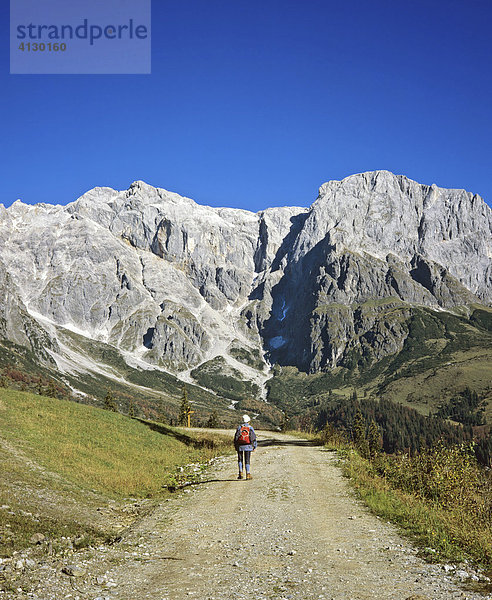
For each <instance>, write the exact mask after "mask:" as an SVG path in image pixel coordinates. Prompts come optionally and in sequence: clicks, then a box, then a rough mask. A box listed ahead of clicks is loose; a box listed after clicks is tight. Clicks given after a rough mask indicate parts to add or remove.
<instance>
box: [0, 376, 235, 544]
mask: <svg viewBox="0 0 492 600" xmlns="http://www.w3.org/2000/svg"><path fill="white" fill-rule="evenodd" d="M230 449H231V442H230V439H229V438H227V437H221V436H220V435H216V434H214V436H213V439H211V438H210V434H208V433H205V432H187V431H186V430H183V429H177V428H171V427H168V426H165V425H161V424H159V423H154V422H145V421H139V420H136V419H130V418H129V417H126V416H124V415H121V414H119V413H114V412H111V411H107V410H102V409H99V408H95V407H92V406H88V405H84V404H77V403H76V402H71V401H67V400H60V399H56V398H48V397H44V396H39V395H36V394H31V393H28V392H22V391H17V390H9V389H5V388H0V469H1V471H2V477H1V478H0V556H1V555H8V554H10V553H11V552H12V551H13V550H14V549H16V548H18V547H22V546H23V545H25V544H26V543H27V542H28V539H29V536H30V535H32V534H33V533H36V532H41V533H44V534H48V535H49V536H53V537H55V538H56V537H58V538H60V536H64V537H66V536H74V537H78V538H87V539H91V540H92V539H100V540H104V539H107V538H108V537H111V535H114V530H113V527H112V524H111V523H109V521H108V522H105V520H104V519H102V518H100V517H101V515H102V514H104V513H108V514H111V515H112V516H115V517H118V518H119V520H120V521H121V523H124V524H127V525H128V524H129V518H128V514H126V512H125V511H126V510H127V509H126V508H125V505H126V506H127V505H128V504H129V503H130V504H132V503H133V504H135V503H137V505H138V504H139V502H140V503H143V504H145V503H146V502H152V501H153V500H152V499H153V498H162V497H163V496H165V495H166V494H169V493H170V492H169V490H170V489H173V488H174V489H175V488H177V487H179V486H180V485H181V484H183V483H185V482H186V481H189V480H190V479H191V478H193V477H196V475H197V472H200V471H202V470H203V468H204V465H205V464H206V463H207V462H208V461H209V460H210V459H211V458H213V457H214V456H217V455H219V454H224V453H226V452H227V451H229V450H230ZM120 509H121V510H120ZM132 510H133V509H132ZM118 511H120V512H118ZM121 511H122V512H121ZM116 521H118V519H116Z"/></svg>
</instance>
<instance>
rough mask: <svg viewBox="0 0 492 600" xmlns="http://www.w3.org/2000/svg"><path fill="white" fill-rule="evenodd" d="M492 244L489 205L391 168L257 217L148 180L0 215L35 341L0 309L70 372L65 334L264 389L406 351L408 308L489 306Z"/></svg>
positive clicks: (4, 266) (2, 274)
mask: <svg viewBox="0 0 492 600" xmlns="http://www.w3.org/2000/svg"><path fill="white" fill-rule="evenodd" d="M491 231H492V211H491V210H490V208H489V207H488V206H487V205H486V203H485V202H484V201H483V200H482V199H481V198H480V197H479V196H477V195H474V194H471V193H469V192H466V191H464V190H446V189H443V188H438V187H437V186H435V185H431V186H426V185H422V184H419V183H417V182H415V181H412V180H410V179H408V178H406V177H405V176H402V175H393V174H392V173H390V172H389V171H373V172H367V173H361V174H357V175H352V176H349V177H347V178H345V179H344V180H342V181H338V182H337V181H329V182H326V183H324V184H322V185H321V186H320V188H319V193H318V197H317V199H316V200H315V201H314V202H313V203H312V204H311V206H309V207H273V208H269V209H265V210H262V211H258V212H257V213H253V212H250V211H247V210H243V209H235V208H214V207H207V206H202V205H200V204H197V203H196V202H195V201H194V200H192V199H190V198H186V197H182V196H179V194H176V193H174V192H168V191H167V190H164V189H161V188H154V187H153V186H150V185H148V184H146V183H144V182H142V181H136V182H134V183H132V184H131V185H130V187H129V188H128V190H123V191H116V190H113V189H111V188H104V187H98V188H94V189H92V190H89V191H88V192H87V193H86V194H84V195H82V196H81V197H80V198H78V199H77V200H75V201H74V202H72V203H70V204H68V205H66V206H60V205H58V206H52V205H47V204H40V205H32V206H31V205H25V204H23V203H22V202H16V203H14V204H13V205H12V206H11V207H9V208H8V209H6V208H5V207H3V206H0V247H1V249H2V251H1V255H0V280H1V281H0V287H1V285H2V284H3V286H4V289H9V295H8V296H7V295H6V294H5V295H4V305H5V310H4V312H8V313H9V314H14V312H15V311H17V312H16V314H20V313H19V310H21V313H22V314H23V315H24V314H25V313H26V312H27V313H28V314H29V317H27V316H26V317H25V318H24V317H23V318H22V319H21V321H22V320H23V319H24V320H29V319H31V320H32V324H31V326H30V331H32V332H33V333H32V335H31V336H27V338H28V339H26V336H19V335H18V331H17V333H16V334H15V335H14V333H13V332H12V327H10V328H9V327H7V323H8V319H7V318H6V317H5V315H3V316H2V312H1V310H0V322H1V323H4V326H3V328H2V327H0V332H1V333H2V335H3V336H4V337H6V338H7V339H11V341H14V342H16V343H21V344H23V345H29V344H31V346H32V345H33V343H32V342H33V340H34V341H35V344H34V346H35V347H43V348H46V347H48V348H49V352H48V353H47V354H48V355H49V356H51V357H52V359H53V360H55V361H56V362H57V364H58V368H59V369H60V370H61V371H62V372H63V369H64V368H66V359H67V357H66V356H65V357H64V356H63V351H62V350H61V349H60V343H59V340H58V339H57V334H56V332H55V329H56V327H62V328H63V327H65V328H68V329H70V328H71V329H72V330H74V331H76V332H78V333H82V334H83V335H85V336H87V337H88V338H90V339H94V340H98V341H100V342H103V343H106V344H109V345H110V346H112V347H115V348H117V349H119V351H120V352H121V353H122V355H126V356H127V357H129V356H131V357H133V359H134V360H136V361H139V362H140V363H141V364H146V365H148V367H149V368H159V369H164V370H166V371H168V372H171V373H175V374H178V375H179V373H182V374H183V377H184V378H189V377H190V373H191V372H192V370H193V369H196V367H198V366H199V365H203V364H206V363H207V361H213V360H214V359H215V358H216V357H220V356H222V357H224V359H225V366H224V369H225V373H226V374H227V373H229V374H231V373H232V372H233V371H234V372H239V373H241V376H243V377H244V378H245V379H250V378H251V373H252V369H255V370H256V372H257V373H258V375H257V377H256V378H255V379H256V380H257V382H259V383H260V384H261V385H263V384H264V382H265V381H266V379H268V377H270V376H271V374H270V375H269V374H268V373H269V369H270V366H271V365H272V364H275V363H279V364H283V365H292V366H295V367H297V368H299V369H301V370H304V371H307V372H312V373H315V372H318V371H325V370H329V369H333V368H336V367H339V366H344V365H347V364H349V363H350V364H352V363H353V357H354V356H355V355H357V356H359V359H358V360H359V362H360V365H361V366H362V365H363V364H365V365H367V364H374V363H375V362H377V361H379V360H381V359H382V358H384V357H385V356H388V355H391V354H394V353H397V352H399V351H401V349H402V347H403V344H404V342H405V339H406V337H407V335H408V319H409V318H410V315H411V311H412V306H425V307H428V308H431V309H433V310H447V311H461V313H463V312H464V313H466V312H467V310H468V312H469V309H467V308H466V307H467V306H471V305H474V304H482V305H485V306H488V305H490V303H491V300H492V261H491V256H492V248H491V243H490V240H491V237H492V236H491V235H490V234H491ZM9 282H11V283H9ZM15 306H17V307H20V308H15ZM14 308H15V310H14ZM11 309H12V310H11ZM22 311H23V312H22ZM39 315H42V317H43V318H44V319H45V320H48V321H50V322H51V323H53V327H51V328H48V329H50V331H47V328H46V321H45V322H44V325H43V322H42V319H39ZM37 317H38V318H37ZM1 323H0V324H1ZM34 324H35V325H34ZM37 327H39V331H37V330H36V328H37ZM17 329H18V328H17ZM43 332H44V333H43ZM50 332H51V333H50ZM43 337H44V338H45V339H44V341H43ZM31 338H32V339H31ZM38 338H39V339H38ZM48 342H49V343H48ZM45 354H46V353H45ZM238 357H239V358H238ZM254 357H256V358H254ZM251 365H255V366H254V367H251ZM246 367H247V368H246ZM214 368H215V367H214ZM231 377H232V375H231ZM261 385H260V387H261Z"/></svg>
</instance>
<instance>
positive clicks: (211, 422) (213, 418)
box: [207, 410, 219, 429]
mask: <svg viewBox="0 0 492 600" xmlns="http://www.w3.org/2000/svg"><path fill="white" fill-rule="evenodd" d="M218 426H219V417H218V416H217V411H216V410H214V411H213V412H212V414H211V415H210V417H209V418H208V421H207V427H210V428H211V429H216V428H217V427H218Z"/></svg>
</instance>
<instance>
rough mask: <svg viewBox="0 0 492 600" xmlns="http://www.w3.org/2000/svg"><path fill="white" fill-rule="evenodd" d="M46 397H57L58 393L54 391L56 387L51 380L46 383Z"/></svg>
mask: <svg viewBox="0 0 492 600" xmlns="http://www.w3.org/2000/svg"><path fill="white" fill-rule="evenodd" d="M46 395H47V396H49V397H50V398H56V397H57V396H58V393H57V391H56V386H55V384H54V382H53V380H51V379H50V380H49V382H48V389H47V390H46Z"/></svg>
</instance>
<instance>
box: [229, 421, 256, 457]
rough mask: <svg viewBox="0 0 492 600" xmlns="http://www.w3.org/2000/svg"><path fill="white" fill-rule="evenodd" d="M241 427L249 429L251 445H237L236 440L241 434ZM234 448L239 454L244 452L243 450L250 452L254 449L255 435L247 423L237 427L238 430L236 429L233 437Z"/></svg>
mask: <svg viewBox="0 0 492 600" xmlns="http://www.w3.org/2000/svg"><path fill="white" fill-rule="evenodd" d="M241 427H249V439H250V441H251V444H241V445H239V444H238V438H239V435H240V433H241ZM234 447H235V448H236V450H238V451H240V452H244V451H245V450H249V451H252V450H255V449H256V433H255V430H254V429H253V426H252V425H250V424H249V423H241V425H238V428H237V429H236V433H235V435H234Z"/></svg>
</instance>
